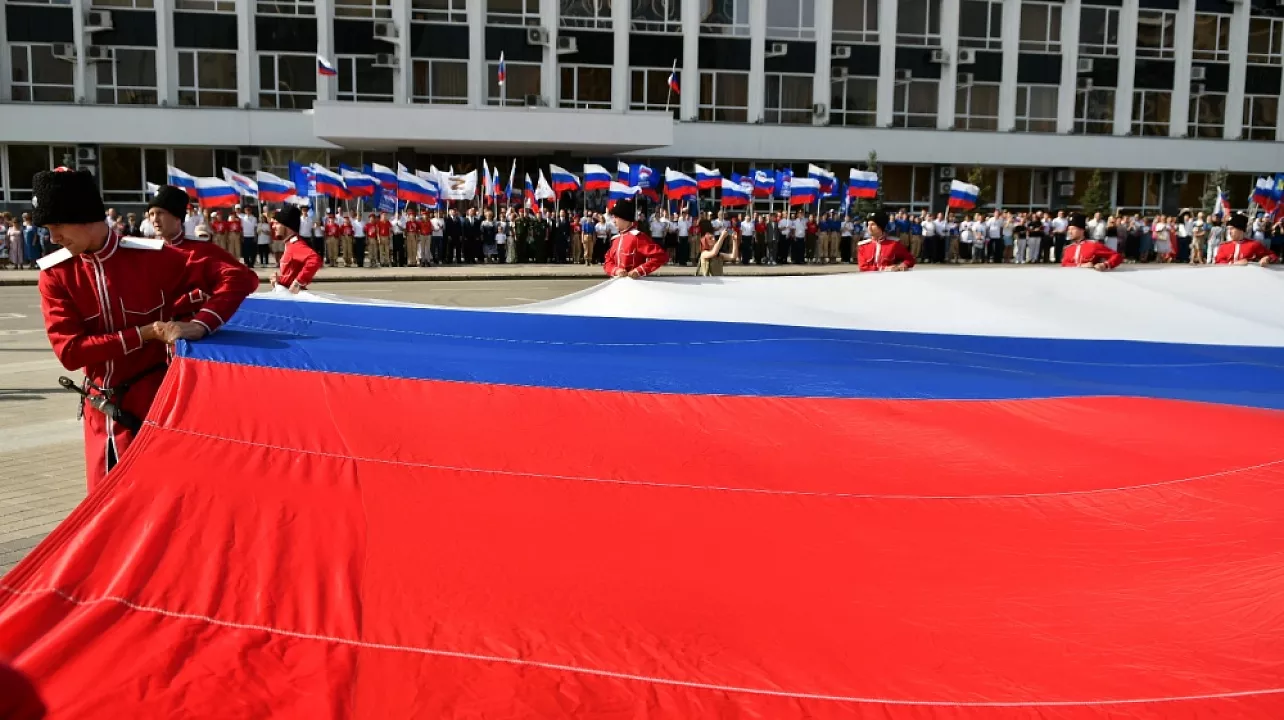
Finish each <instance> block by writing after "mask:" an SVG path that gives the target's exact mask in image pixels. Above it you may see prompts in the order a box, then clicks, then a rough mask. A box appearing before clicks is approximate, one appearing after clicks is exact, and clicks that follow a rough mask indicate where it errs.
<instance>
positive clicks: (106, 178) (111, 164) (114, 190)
mask: <svg viewBox="0 0 1284 720" xmlns="http://www.w3.org/2000/svg"><path fill="white" fill-rule="evenodd" d="M98 161H99V162H98V167H99V177H100V178H101V181H102V192H103V200H106V201H107V202H109V203H110V202H145V201H146V200H147V194H146V189H147V183H149V182H152V183H156V184H157V185H164V184H165V176H166V170H165V151H164V150H163V149H159V148H157V149H151V150H144V149H143V148H139V147H114V146H110V145H104V146H103V147H102V148H100V149H99V155H98Z"/></svg>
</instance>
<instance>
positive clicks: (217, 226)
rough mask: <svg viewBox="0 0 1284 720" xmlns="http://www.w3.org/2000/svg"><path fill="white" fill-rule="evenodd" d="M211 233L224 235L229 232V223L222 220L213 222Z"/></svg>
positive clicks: (211, 223) (211, 222)
mask: <svg viewBox="0 0 1284 720" xmlns="http://www.w3.org/2000/svg"><path fill="white" fill-rule="evenodd" d="M210 232H212V233H214V234H215V235H222V234H223V233H225V232H227V223H226V222H224V221H222V220H211V221H210Z"/></svg>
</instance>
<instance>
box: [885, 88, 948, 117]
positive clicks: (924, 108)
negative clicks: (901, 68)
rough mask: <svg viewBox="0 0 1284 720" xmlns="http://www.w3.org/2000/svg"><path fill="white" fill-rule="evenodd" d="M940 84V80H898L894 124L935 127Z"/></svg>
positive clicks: (893, 109)
mask: <svg viewBox="0 0 1284 720" xmlns="http://www.w3.org/2000/svg"><path fill="white" fill-rule="evenodd" d="M938 85H939V81H938V80H904V81H900V82H897V83H896V94H895V96H894V100H895V104H894V105H893V107H892V125H893V126H894V127H902V128H935V127H936V108H937V92H938Z"/></svg>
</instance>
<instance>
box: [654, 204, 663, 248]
mask: <svg viewBox="0 0 1284 720" xmlns="http://www.w3.org/2000/svg"><path fill="white" fill-rule="evenodd" d="M651 239H652V240H655V241H656V242H658V243H660V244H661V245H663V244H664V218H663V217H661V215H660V213H659V212H656V213H654V214H653V215H651Z"/></svg>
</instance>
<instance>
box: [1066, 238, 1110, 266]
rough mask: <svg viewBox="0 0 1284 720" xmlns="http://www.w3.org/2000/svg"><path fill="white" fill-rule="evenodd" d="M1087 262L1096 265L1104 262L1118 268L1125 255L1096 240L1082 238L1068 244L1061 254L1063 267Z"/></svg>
mask: <svg viewBox="0 0 1284 720" xmlns="http://www.w3.org/2000/svg"><path fill="white" fill-rule="evenodd" d="M1087 262H1090V263H1092V264H1094V265H1095V264H1097V263H1100V262H1103V263H1105V264H1106V265H1109V266H1110V267H1112V268H1116V267H1119V264H1120V263H1122V262H1123V255H1120V254H1119V253H1117V252H1115V251H1114V250H1111V249H1110V248H1108V247H1106V246H1105V245H1102V244H1101V243H1099V242H1097V241H1095V240H1080V241H1079V242H1077V243H1074V244H1072V245H1067V246H1066V249H1065V252H1064V253H1062V254H1061V266H1062V267H1079V266H1080V265H1082V264H1084V263H1087Z"/></svg>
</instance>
